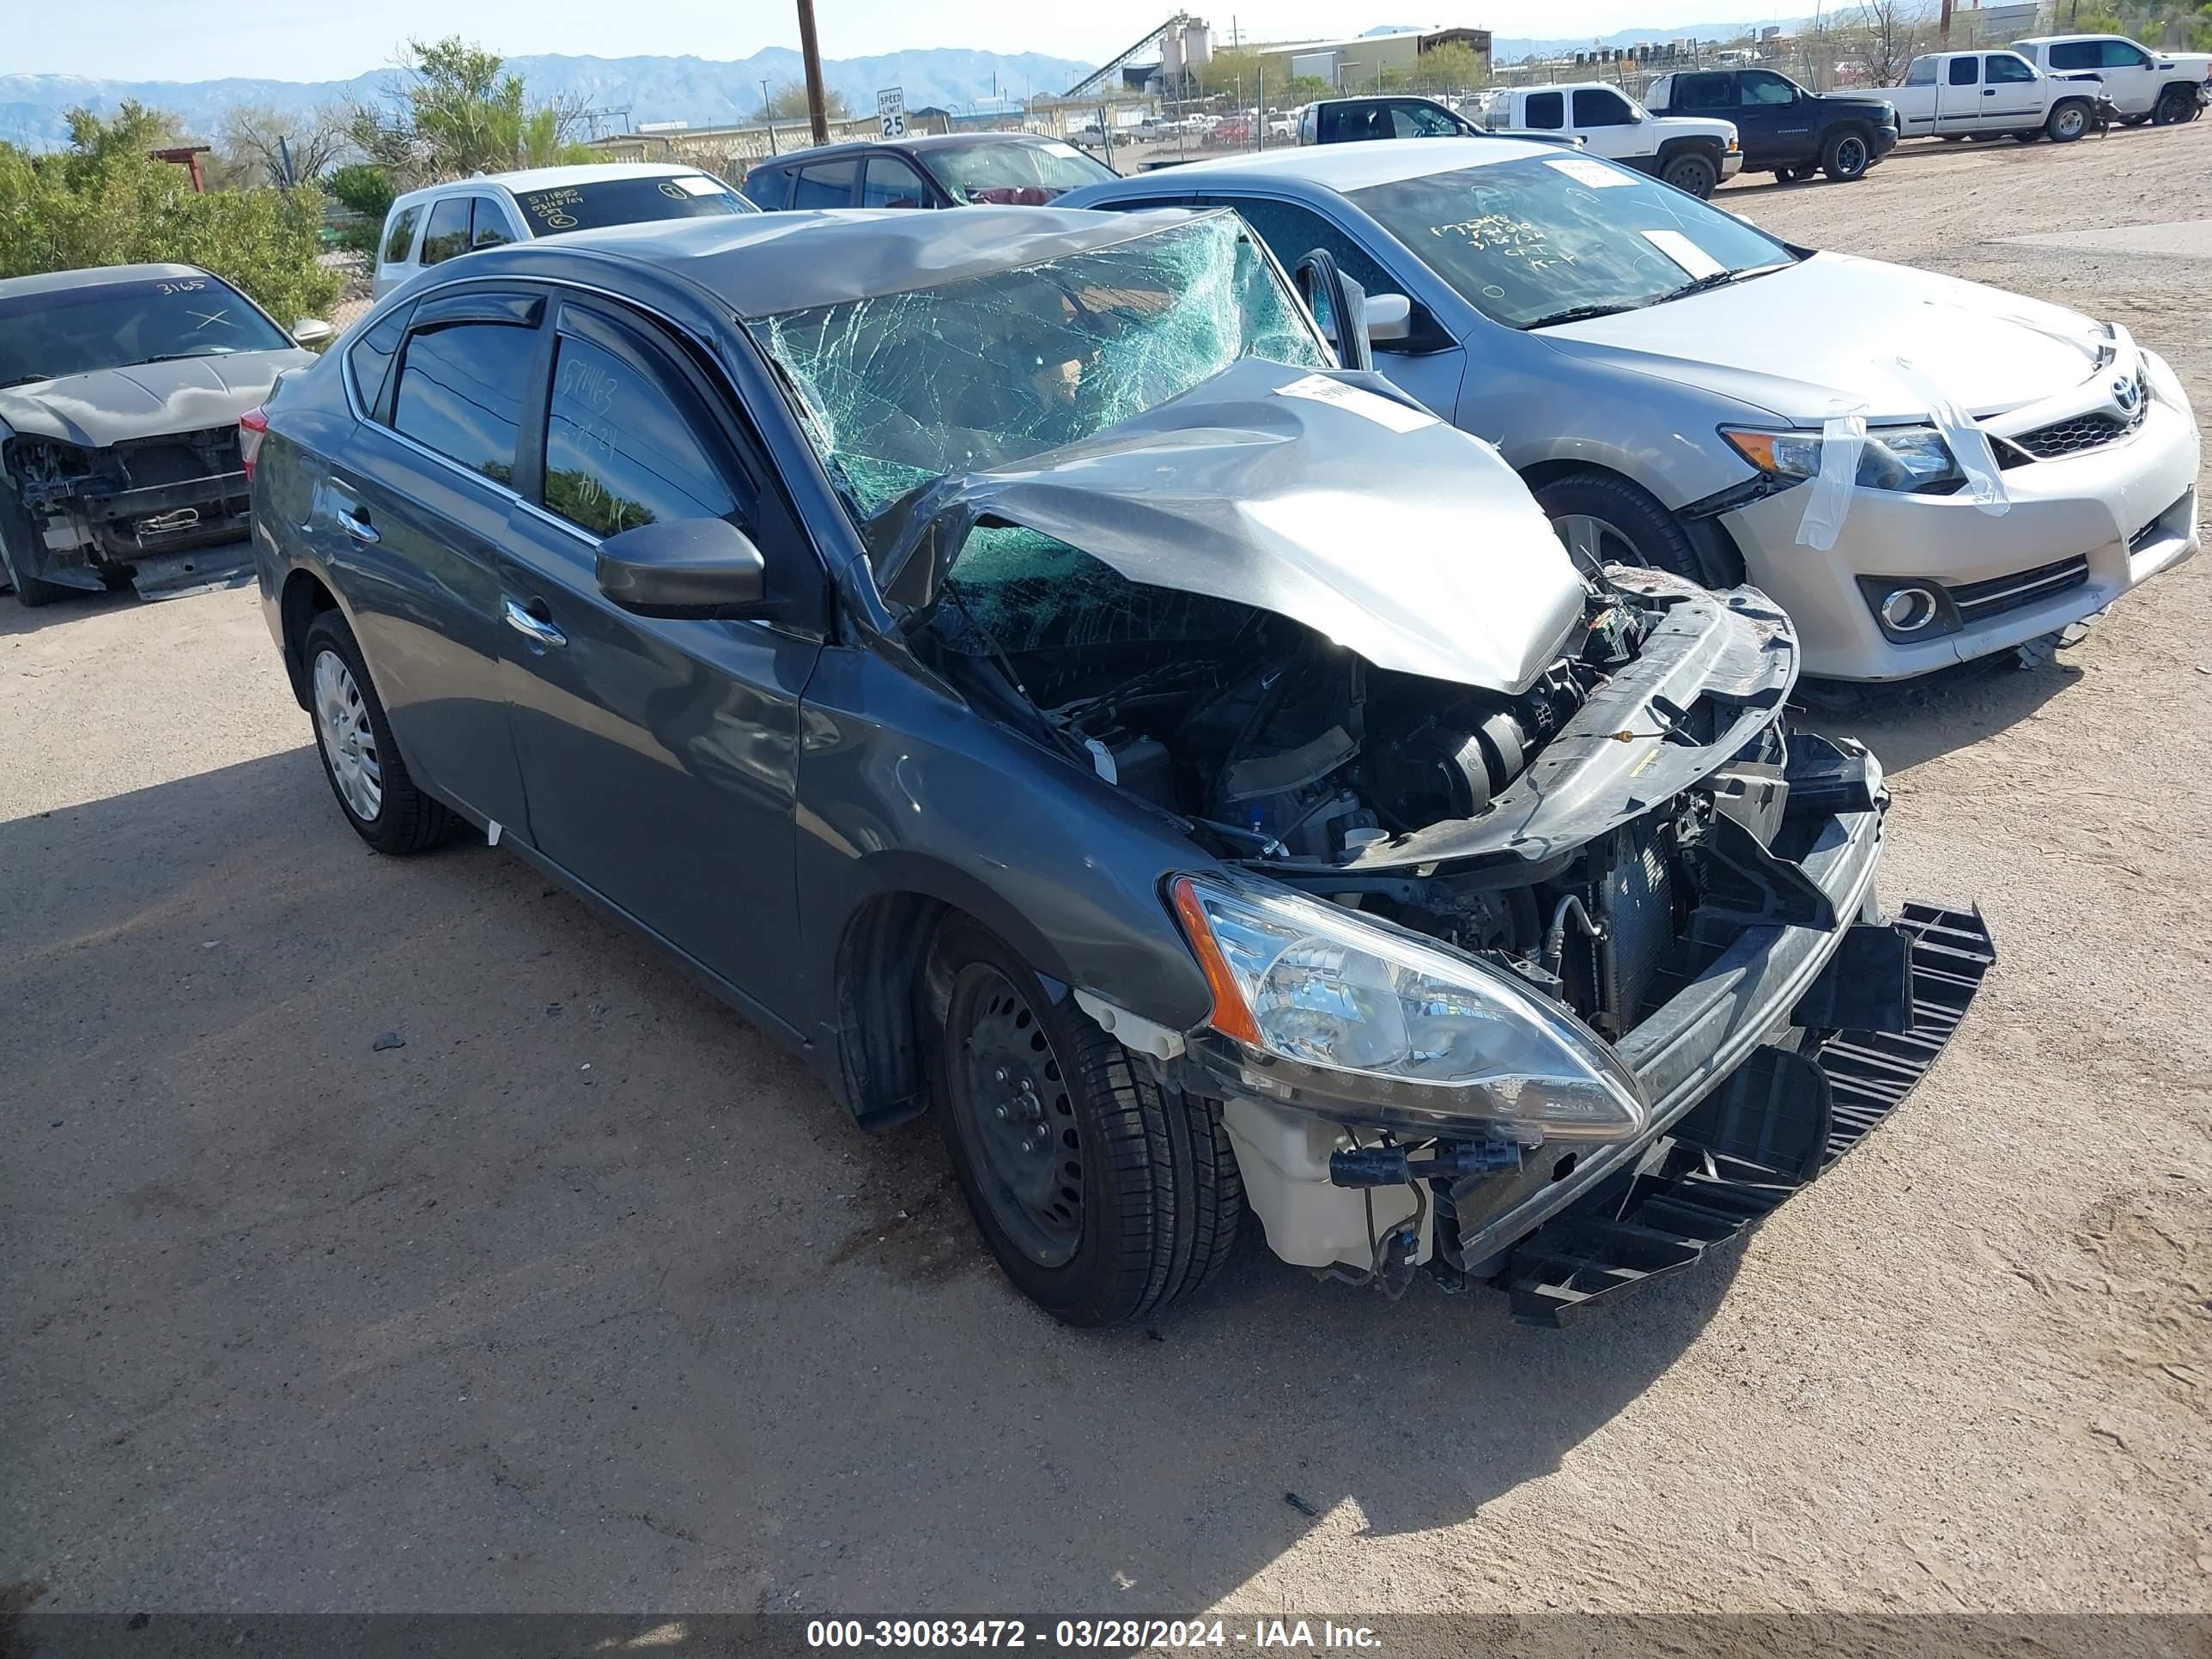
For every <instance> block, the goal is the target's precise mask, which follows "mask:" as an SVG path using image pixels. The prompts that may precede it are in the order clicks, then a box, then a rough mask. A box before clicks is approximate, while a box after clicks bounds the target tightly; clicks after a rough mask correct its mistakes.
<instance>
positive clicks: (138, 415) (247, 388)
mask: <svg viewBox="0 0 2212 1659" xmlns="http://www.w3.org/2000/svg"><path fill="white" fill-rule="evenodd" d="M314 361H315V355H314V353H313V352H312V351H300V350H284V351H238V352H231V353H228V354H226V355H223V356H213V357H179V358H177V359H175V360H174V361H173V362H166V363H132V364H130V365H128V366H126V367H125V368H96V369H94V370H92V371H91V372H90V373H89V374H65V375H64V376H63V377H62V378H61V379H59V380H33V381H30V382H28V383H27V384H26V385H23V386H0V422H6V423H7V425H8V426H9V428H11V429H13V430H14V431H16V432H20V433H21V434H23V435H26V436H31V437H40V438H58V439H59V440H61V441H63V442H64V443H71V444H79V445H82V446H83V447H86V448H88V449H99V448H103V447H106V446H107V445H109V444H112V443H117V442H119V441H122V440H123V439H125V438H151V437H157V436H159V435H161V434H163V433H167V432H198V431H201V430H204V428H208V427H216V426H228V425H231V424H233V423H234V422H236V421H237V419H238V417H239V416H241V415H243V414H244V413H246V410H249V409H251V408H252V407H253V406H254V405H255V404H258V403H259V402H260V401H261V400H262V399H263V398H266V397H267V396H268V395H269V388H270V386H273V385H275V384H276V376H277V375H278V374H281V373H283V371H284V370H285V369H288V368H305V367H306V366H307V365H308V364H309V363H312V362H314Z"/></svg>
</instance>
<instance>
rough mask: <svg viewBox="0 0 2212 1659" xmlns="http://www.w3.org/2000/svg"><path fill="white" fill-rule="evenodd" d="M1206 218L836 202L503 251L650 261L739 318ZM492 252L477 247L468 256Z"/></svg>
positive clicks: (597, 233) (1012, 264)
mask: <svg viewBox="0 0 2212 1659" xmlns="http://www.w3.org/2000/svg"><path fill="white" fill-rule="evenodd" d="M1198 217H1200V215H1198V214H1194V213H1190V212H1185V211H1181V210H1176V211H1171V212H1165V213H1086V212H1082V211H1079V210H1068V209H1064V208H1051V207H964V208H962V209H961V210H959V211H958V212H957V213H916V212H914V211H913V210H910V209H901V208H837V209H833V210H828V211H823V212H795V213H760V214H746V215H744V216H736V215H732V216H721V215H717V216H714V217H713V218H699V219H659V220H653V221H650V222H646V223H643V224H634V225H610V226H607V227H606V228H604V229H600V230H586V231H574V232H571V233H570V234H567V235H565V236H561V237H557V238H552V239H549V240H546V241H544V242H542V243H536V242H533V243H518V244H515V245H514V246H513V249H512V250H507V249H502V250H499V252H501V253H504V254H506V255H507V258H508V259H509V260H510V261H511V263H510V264H509V265H508V269H509V270H513V271H514V272H516V273H517V274H521V273H522V272H523V271H525V270H527V269H528V263H527V262H528V261H529V259H530V258H531V257H532V254H533V253H534V252H540V251H545V252H552V253H556V254H562V255H565V254H569V253H576V252H583V253H599V254H605V255H611V256H612V257H614V258H620V259H624V260H630V261H635V262H637V263H640V264H650V265H653V266H657V267H659V268H662V269H664V270H667V271H668V272H669V273H670V274H671V275H674V276H681V277H683V278H684V280H686V281H688V282H690V283H693V284H694V285H696V286H697V287H699V288H702V289H706V290H707V291H708V293H710V294H712V295H714V296H715V297H716V298H717V299H719V300H720V301H722V302H723V303H724V304H726V305H727V306H729V307H732V309H733V310H734V311H736V313H738V316H740V317H767V316H773V315H775V314H776V313H781V312H787V311H805V310H810V309H811V308H812V307H817V306H828V305H842V304H844V303H846V302H848V301H854V300H865V299H874V298H877V297H878V296H881V295H890V294H911V293H914V292H915V291H917V290H919V289H927V288H938V287H941V286H943V285H944V284H945V283H953V282H958V281H960V280H962V279H963V278H964V277H969V276H987V275H989V274H991V273H992V272H994V271H1004V270H1020V269H1022V268H1023V267H1024V266H1028V265H1037V264H1044V263H1046V262H1047V261H1048V260H1052V259H1058V258H1065V257H1066V256H1067V255H1069V254H1072V253H1082V252H1088V251H1089V250H1091V249H1093V248H1100V247H1110V246H1115V244H1117V243H1121V242H1127V241H1132V240H1135V239H1136V238H1138V237H1139V236H1144V235H1148V234H1151V233H1152V232H1154V231H1158V230H1162V229H1164V228H1167V226H1168V225H1170V224H1172V223H1180V222H1186V221H1188V220H1191V219H1194V218H1198ZM487 258H489V256H488V255H486V254H481V253H480V254H474V255H471V261H470V262H471V264H477V261H480V260H484V259H487ZM455 264H459V261H456V262H455ZM486 268H487V267H485V266H484V265H481V264H477V269H479V270H483V269H486Z"/></svg>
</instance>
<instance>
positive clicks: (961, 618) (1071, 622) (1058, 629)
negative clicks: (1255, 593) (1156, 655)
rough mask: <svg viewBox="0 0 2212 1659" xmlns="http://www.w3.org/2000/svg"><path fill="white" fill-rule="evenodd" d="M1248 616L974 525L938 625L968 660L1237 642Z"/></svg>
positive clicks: (1226, 602) (1225, 604)
mask: <svg viewBox="0 0 2212 1659" xmlns="http://www.w3.org/2000/svg"><path fill="white" fill-rule="evenodd" d="M1251 616H1252V611H1251V607H1250V606H1249V605H1238V604H1237V603H1235V602H1234V601H1233V600H1230V599H1211V598H1208V597H1207V596H1206V595H1205V594H1202V593H1187V592H1182V591H1181V590H1179V589H1176V588H1171V587H1155V586H1152V585H1151V584H1150V583H1146V582H1134V581H1131V580H1129V579H1128V578H1127V576H1124V575H1122V574H1121V573H1120V572H1119V571H1116V570H1115V569H1114V568H1112V567H1111V566H1109V565H1108V564H1106V563H1104V562H1102V561H1100V560H1098V559H1095V558H1093V557H1092V556H1091V555H1090V554H1088V553H1085V552H1084V551H1083V550H1081V549H1080V548H1076V547H1071V546H1069V545H1068V544H1066V542H1063V541H1059V540H1056V539H1055V538H1053V537H1050V536H1047V535H1043V534H1042V533H1041V532H1037V531H1034V530H1025V529H1024V528H1022V527H1021V526H1018V525H978V526H975V528H974V529H973V530H971V531H969V533H968V539H967V541H966V542H965V543H964V544H963V545H962V547H961V550H960V554H959V556H958V557H957V558H956V559H954V560H953V562H952V567H951V570H950V571H949V572H948V573H947V574H946V575H945V583H944V602H943V603H942V604H941V605H939V606H938V608H937V611H936V616H935V620H934V623H933V628H934V631H935V633H936V635H937V637H938V639H939V641H941V642H942V643H943V644H944V645H945V647H946V648H947V649H949V650H951V651H955V652H957V653H959V654H961V655H962V656H966V657H985V656H996V655H998V654H1000V653H1002V652H1003V653H1006V655H1008V656H1020V655H1023V654H1024V653H1028V652H1032V651H1049V650H1056V649H1067V648H1076V647H1084V646H1094V645H1122V644H1194V643H1196V642H1197V641H1202V640H1227V639H1233V638H1234V637H1235V636H1236V635H1237V630H1238V629H1241V628H1242V627H1243V625H1244V624H1245V623H1247V622H1248V621H1249V620H1250V619H1251Z"/></svg>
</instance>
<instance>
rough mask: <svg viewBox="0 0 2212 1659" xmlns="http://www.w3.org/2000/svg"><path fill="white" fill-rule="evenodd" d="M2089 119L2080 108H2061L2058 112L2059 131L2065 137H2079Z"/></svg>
mask: <svg viewBox="0 0 2212 1659" xmlns="http://www.w3.org/2000/svg"><path fill="white" fill-rule="evenodd" d="M2087 120H2088V118H2087V117H2086V116H2085V115H2083V114H2082V113H2081V111H2080V110H2078V109H2069V110H2061V111H2060V112H2059V114H2058V131H2059V132H2060V134H2061V135H2062V136H2063V137H2068V138H2078V137H2081V129H2082V127H2083V126H2085V125H2087Z"/></svg>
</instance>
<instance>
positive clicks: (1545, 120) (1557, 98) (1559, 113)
mask: <svg viewBox="0 0 2212 1659" xmlns="http://www.w3.org/2000/svg"><path fill="white" fill-rule="evenodd" d="M1523 113H1524V115H1525V116H1526V117H1527V119H1528V125H1529V127H1530V128H1532V129H1534V130H1540V131H1547V132H1555V131H1558V130H1559V128H1561V127H1563V126H1565V125H1566V122H1567V100H1566V97H1565V94H1562V93H1557V92H1532V93H1530V94H1528V104H1527V105H1526V106H1524V109H1523Z"/></svg>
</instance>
